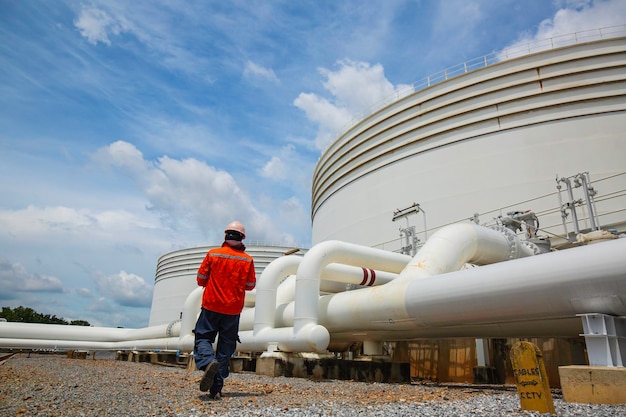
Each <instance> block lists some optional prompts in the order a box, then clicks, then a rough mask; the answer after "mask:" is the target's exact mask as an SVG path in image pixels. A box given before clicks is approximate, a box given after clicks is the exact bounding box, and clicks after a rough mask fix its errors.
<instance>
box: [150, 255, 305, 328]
mask: <svg viewBox="0 0 626 417" xmlns="http://www.w3.org/2000/svg"><path fill="white" fill-rule="evenodd" d="M216 247H218V246H199V247H195V248H188V249H181V250H176V251H173V252H168V253H166V254H164V255H162V256H160V257H159V260H158V262H157V268H156V274H155V278H154V291H153V293H152V308H151V310H150V321H149V326H157V325H160V324H168V323H173V322H175V321H176V320H179V319H180V317H181V313H182V311H183V305H184V303H185V300H186V299H187V296H188V295H189V294H190V293H191V292H192V291H193V290H195V289H196V288H198V284H197V283H196V273H197V272H198V268H199V267H200V264H201V263H202V260H203V259H204V257H205V255H206V253H207V252H208V251H209V250H210V249H212V248H216ZM246 252H247V253H248V254H250V256H252V258H254V269H255V272H256V276H257V279H258V278H259V277H260V276H261V273H262V272H263V270H264V269H265V267H266V266H267V265H269V264H270V262H272V261H273V260H274V259H277V258H279V257H281V256H284V255H285V254H290V253H294V252H297V253H300V254H303V253H305V252H306V250H305V249H302V248H294V247H291V246H289V247H287V246H271V245H269V246H264V245H246Z"/></svg>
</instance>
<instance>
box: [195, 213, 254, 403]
mask: <svg viewBox="0 0 626 417" xmlns="http://www.w3.org/2000/svg"><path fill="white" fill-rule="evenodd" d="M224 234H225V237H224V243H222V246H221V247H220V248H216V249H211V250H209V251H208V253H207V254H206V256H205V258H204V260H203V261H202V264H201V265H200V268H199V269H198V275H197V277H196V280H197V282H198V285H200V286H202V287H204V292H203V294H202V309H201V311H200V316H199V317H198V321H197V322H196V327H195V329H194V334H195V344H194V351H193V354H194V360H195V362H196V368H197V369H199V370H201V371H204V376H203V377H202V380H200V391H209V395H210V397H211V398H216V397H218V396H221V393H222V387H223V386H224V379H225V378H227V377H228V375H229V364H230V357H231V356H232V355H233V353H235V350H236V349H237V340H238V336H237V332H238V331H239V316H240V314H241V310H243V303H244V299H245V295H246V291H247V290H252V289H254V287H255V285H256V274H255V272H254V261H253V260H252V257H251V256H250V255H248V254H247V253H245V252H244V251H245V249H246V247H245V246H244V244H243V243H242V240H243V239H244V238H245V237H246V229H245V228H244V227H243V225H242V224H241V223H239V222H237V221H234V222H232V223H230V224H229V225H228V226H226V229H225V230H224ZM218 334H219V338H218V340H217V349H216V351H214V350H213V346H212V344H213V343H214V342H215V338H216V336H217V335H218Z"/></svg>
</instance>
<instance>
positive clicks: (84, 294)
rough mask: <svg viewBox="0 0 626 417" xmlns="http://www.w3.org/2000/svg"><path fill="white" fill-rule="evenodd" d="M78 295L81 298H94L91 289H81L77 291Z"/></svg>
mask: <svg viewBox="0 0 626 417" xmlns="http://www.w3.org/2000/svg"><path fill="white" fill-rule="evenodd" d="M76 294H78V295H79V296H81V297H83V298H92V297H93V293H92V292H91V290H90V289H89V288H79V289H77V290H76Z"/></svg>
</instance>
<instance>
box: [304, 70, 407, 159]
mask: <svg viewBox="0 0 626 417" xmlns="http://www.w3.org/2000/svg"><path fill="white" fill-rule="evenodd" d="M337 65H338V69H337V70H336V71H331V70H329V69H326V68H320V69H319V72H320V74H321V75H322V76H324V77H325V78H326V81H325V82H324V83H323V86H324V88H325V89H326V90H327V91H328V92H329V93H330V94H331V95H332V99H330V100H329V99H326V98H323V97H320V96H318V95H317V94H313V93H301V94H300V95H299V96H298V97H297V98H296V99H295V100H294V105H295V106H296V107H298V108H300V109H301V110H303V111H304V112H305V113H306V116H307V118H308V119H309V120H311V121H313V122H315V123H317V124H318V128H319V130H318V133H317V137H316V139H315V143H316V145H317V147H318V148H319V149H325V148H326V147H327V146H328V145H329V144H330V143H331V142H332V141H333V140H334V139H335V138H336V136H337V134H339V133H341V130H342V129H344V128H346V127H347V124H348V123H349V122H350V121H351V120H353V119H355V118H356V117H359V116H362V115H363V113H369V112H370V111H371V110H373V109H374V108H376V107H379V106H381V105H382V104H384V103H385V102H387V101H391V100H394V99H397V98H398V97H399V96H400V94H401V93H400V92H401V91H404V90H405V89H406V86H405V85H398V86H394V85H393V84H392V83H391V82H390V81H389V80H387V78H386V77H385V74H384V69H383V66H382V65H380V64H376V65H373V66H372V65H370V64H368V63H366V62H355V61H350V60H343V61H339V62H338V63H337Z"/></svg>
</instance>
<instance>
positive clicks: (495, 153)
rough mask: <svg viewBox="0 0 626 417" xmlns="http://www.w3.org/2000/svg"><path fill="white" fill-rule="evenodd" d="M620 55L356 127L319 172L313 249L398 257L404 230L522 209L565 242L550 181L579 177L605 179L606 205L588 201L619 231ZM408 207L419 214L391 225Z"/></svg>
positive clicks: (519, 70) (625, 43) (491, 78)
mask: <svg viewBox="0 0 626 417" xmlns="http://www.w3.org/2000/svg"><path fill="white" fill-rule="evenodd" d="M625 51H626V39H624V38H621V39H617V40H611V41H602V42H597V43H593V44H587V45H577V46H575V47H569V48H563V49H560V50H554V51H549V52H546V53H541V54H536V55H533V56H528V57H524V58H520V59H516V60H511V61H506V62H503V63H500V64H496V65H493V66H491V67H487V68H484V69H482V70H478V71H475V72H473V73H470V74H466V75H463V76H460V77H457V78H455V79H452V80H449V81H447V82H444V83H441V84H438V85H436V86H434V87H431V88H429V89H426V90H423V91H420V92H417V93H414V94H413V95H412V96H409V97H406V98H404V99H402V100H399V101H398V102H396V103H393V104H391V105H390V106H388V107H386V108H384V109H382V110H380V111H379V112H378V113H375V114H373V115H372V116H370V117H369V118H367V119H364V120H363V121H362V122H361V123H359V124H358V125H356V126H355V127H353V128H352V129H351V130H350V131H349V132H347V133H346V134H344V136H342V137H341V138H339V139H338V140H337V141H336V142H335V143H334V144H333V145H331V147H330V148H329V149H328V150H327V151H326V152H325V153H324V155H323V156H322V158H321V159H320V161H319V162H318V165H317V167H316V171H315V174H314V180H313V181H314V182H313V243H314V244H315V243H317V242H320V241H323V240H327V239H340V240H346V241H351V242H355V243H359V244H363V245H368V246H377V247H383V248H385V249H389V250H398V249H399V248H400V246H401V243H400V241H399V231H398V229H399V227H406V225H407V224H408V225H411V226H413V225H414V226H416V228H417V230H418V231H423V230H425V229H430V230H432V229H435V228H437V227H440V226H443V225H445V224H449V223H453V222H457V221H463V220H467V219H468V218H470V217H472V216H473V214H474V213H479V214H481V216H479V220H480V221H481V223H486V222H489V221H492V222H493V219H494V218H495V217H497V216H498V215H499V214H506V212H507V211H511V210H526V209H532V210H533V211H535V212H537V213H538V214H541V217H540V220H541V227H542V228H548V230H549V231H550V232H551V233H555V234H562V233H563V231H564V229H563V226H562V223H561V215H560V211H559V200H558V196H557V193H556V185H557V183H556V181H555V179H556V177H557V175H558V176H571V175H575V174H577V173H581V172H589V173H590V176H591V180H592V181H598V180H602V179H604V178H608V177H612V178H610V179H606V180H603V181H600V182H598V183H597V184H595V188H596V191H597V192H598V197H600V196H602V195H611V196H612V198H610V199H603V200H602V201H599V199H597V200H596V201H597V208H598V212H599V214H600V224H601V225H607V224H620V223H624V222H625V221H626V219H625V217H626V214H625V213H624V211H623V208H625V207H626V197H624V196H623V194H624V190H626V175H620V174H624V173H625V171H626V170H625V165H624V163H623V156H624V155H626V138H625V137H624V136H623V132H625V131H626V97H625V96H626V70H625V68H626V52H625ZM620 190H621V195H620ZM541 196H544V197H543V198H541ZM413 203H419V204H420V206H421V208H422V209H423V210H424V213H419V214H414V215H411V216H410V217H408V218H407V219H401V220H399V221H397V222H395V223H394V222H392V217H393V213H394V211H396V210H397V209H401V208H405V207H408V206H410V205H411V204H413ZM579 215H580V213H579ZM570 231H571V229H570ZM425 237H426V236H425V233H422V234H421V236H420V238H421V239H422V240H423V239H424V238H425Z"/></svg>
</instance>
